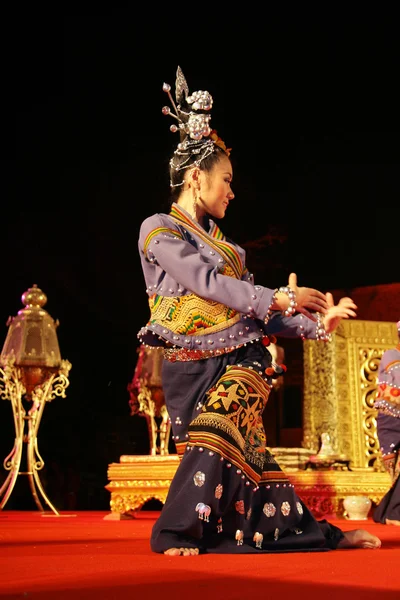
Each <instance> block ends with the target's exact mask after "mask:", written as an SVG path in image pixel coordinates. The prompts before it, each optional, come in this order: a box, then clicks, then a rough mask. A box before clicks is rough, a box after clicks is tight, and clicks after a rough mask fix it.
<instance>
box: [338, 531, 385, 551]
mask: <svg viewBox="0 0 400 600" xmlns="http://www.w3.org/2000/svg"><path fill="white" fill-rule="evenodd" d="M343 533H344V538H343V539H342V540H341V541H340V542H339V545H338V548H371V549H376V548H380V547H381V545H382V542H381V540H380V539H379V538H378V537H376V535H372V533H369V532H368V531H365V529H353V530H352V531H343Z"/></svg>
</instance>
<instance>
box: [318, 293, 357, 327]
mask: <svg viewBox="0 0 400 600" xmlns="http://www.w3.org/2000/svg"><path fill="white" fill-rule="evenodd" d="M325 295H326V300H327V302H328V311H327V313H326V314H325V315H324V317H323V323H324V327H325V331H326V333H332V331H334V330H335V329H336V327H337V326H338V325H339V323H340V321H341V320H342V319H349V318H350V317H356V316H357V313H356V312H355V311H356V310H357V308H358V307H357V305H356V304H355V303H354V302H353V300H352V299H351V298H347V297H345V298H341V299H340V300H339V302H338V304H336V305H335V303H334V301H333V296H332V294H331V293H330V292H327V293H326V294H325Z"/></svg>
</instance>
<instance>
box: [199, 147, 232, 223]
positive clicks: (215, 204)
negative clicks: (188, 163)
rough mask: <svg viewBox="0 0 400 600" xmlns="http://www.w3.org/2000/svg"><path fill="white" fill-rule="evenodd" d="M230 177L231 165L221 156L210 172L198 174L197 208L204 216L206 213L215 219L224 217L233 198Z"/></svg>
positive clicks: (226, 158) (227, 159) (225, 157)
mask: <svg viewBox="0 0 400 600" xmlns="http://www.w3.org/2000/svg"><path fill="white" fill-rule="evenodd" d="M232 177H233V173H232V165H231V161H230V160H229V158H228V157H227V156H221V159H220V160H219V161H218V162H217V163H216V164H215V165H214V167H213V169H212V171H209V172H206V171H201V172H200V200H201V202H200V207H199V208H202V209H203V210H204V214H205V213H208V214H209V215H210V216H211V217H215V218H216V219H222V218H223V217H224V216H225V211H226V209H227V208H228V204H229V202H230V201H231V200H233V198H234V197H235V194H234V193H233V192H232V189H231V184H232Z"/></svg>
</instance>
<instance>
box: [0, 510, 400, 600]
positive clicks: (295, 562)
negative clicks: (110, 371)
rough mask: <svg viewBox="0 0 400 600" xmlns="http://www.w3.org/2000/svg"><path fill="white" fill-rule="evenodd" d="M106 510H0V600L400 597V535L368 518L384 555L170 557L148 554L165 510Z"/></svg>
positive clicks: (352, 599)
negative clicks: (112, 515) (124, 515)
mask: <svg viewBox="0 0 400 600" xmlns="http://www.w3.org/2000/svg"><path fill="white" fill-rule="evenodd" d="M107 514H108V513H107V512H77V513H66V512H62V513H61V516H60V517H57V516H55V515H54V514H47V515H44V516H43V515H42V514H41V513H40V512H25V511H7V510H3V511H2V512H0V547H1V550H0V556H1V559H0V598H1V599H2V600H17V599H18V600H19V599H21V600H22V599H25V598H26V599H32V600H127V599H129V598H135V599H138V600H140V599H142V598H146V599H150V600H155V599H157V600H169V599H171V600H175V599H176V598H177V597H178V596H179V597H182V598H190V600H204V598H207V599H208V600H211V599H214V598H215V599H218V600H221V598H222V599H227V600H243V598H252V597H255V598H257V597H260V598H282V599H285V598H293V599H295V600H321V599H322V598H329V599H330V600H331V599H336V598H337V599H340V600H347V599H348V600H377V598H379V600H398V598H399V597H400V571H399V569H398V565H399V563H400V528H397V527H393V526H387V525H378V524H375V523H373V522H371V521H351V522H350V521H345V520H343V519H336V520H334V521H333V522H334V523H335V525H338V526H339V527H341V528H342V529H354V528H357V527H362V528H365V529H368V530H369V531H370V532H371V533H373V534H375V535H377V536H379V537H380V538H381V539H382V548H381V549H379V550H334V551H330V552H306V553H289V554H262V555H259V556H257V555H254V554H251V555H243V554H242V555H235V556H232V555H207V554H204V555H201V556H193V557H167V556H164V555H162V554H154V553H152V552H151V550H150V547H149V536H150V532H151V528H152V526H153V524H154V522H155V519H156V518H157V516H158V514H159V513H158V512H150V511H146V510H142V511H140V512H139V513H138V516H137V518H134V519H126V520H121V521H112V520H111V521H110V520H107V519H106V518H105V517H107Z"/></svg>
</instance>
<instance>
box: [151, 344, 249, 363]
mask: <svg viewBox="0 0 400 600" xmlns="http://www.w3.org/2000/svg"><path fill="white" fill-rule="evenodd" d="M242 346H244V344H240V345H239V346H228V347H227V348H215V350H197V349H196V350H189V349H188V348H164V350H163V355H164V358H165V359H166V360H168V361H169V362H178V361H180V362H188V361H190V360H203V359H205V358H213V357H214V356H221V355H222V354H229V352H233V350H237V349H238V348H241V347H242Z"/></svg>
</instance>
